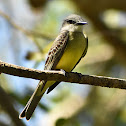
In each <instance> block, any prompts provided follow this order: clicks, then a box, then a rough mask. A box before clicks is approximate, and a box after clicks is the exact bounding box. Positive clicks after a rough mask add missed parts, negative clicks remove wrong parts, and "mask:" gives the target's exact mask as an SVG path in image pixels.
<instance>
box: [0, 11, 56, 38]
mask: <svg viewBox="0 0 126 126" xmlns="http://www.w3.org/2000/svg"><path fill="white" fill-rule="evenodd" d="M0 16H2V17H3V18H5V19H6V20H7V21H8V23H9V24H10V25H11V26H12V27H13V28H15V29H17V30H19V31H21V32H22V33H24V34H25V35H27V36H35V37H38V38H44V39H47V40H52V39H53V38H54V36H52V35H46V34H43V33H39V32H36V31H32V30H26V29H25V28H23V27H21V26H19V25H17V24H16V23H15V22H14V21H13V20H12V19H11V18H10V17H9V16H8V15H7V14H5V13H4V12H2V11H1V10H0Z"/></svg>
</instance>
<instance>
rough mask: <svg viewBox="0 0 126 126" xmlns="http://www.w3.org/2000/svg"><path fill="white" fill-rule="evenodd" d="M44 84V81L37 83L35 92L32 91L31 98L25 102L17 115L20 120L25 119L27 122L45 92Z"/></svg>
mask: <svg viewBox="0 0 126 126" xmlns="http://www.w3.org/2000/svg"><path fill="white" fill-rule="evenodd" d="M45 83H46V82H45V81H40V82H39V84H38V86H37V88H36V90H35V91H34V93H33V94H32V96H31V98H30V99H29V101H28V102H27V104H26V106H25V108H24V109H23V111H22V112H21V114H20V115H19V118H20V119H21V118H24V117H26V119H27V120H29V119H30V118H31V116H32V114H33V112H34V110H35V108H36V106H37V104H38V103H39V101H40V99H41V97H42V96H43V94H44V92H45V90H43V88H44V85H45Z"/></svg>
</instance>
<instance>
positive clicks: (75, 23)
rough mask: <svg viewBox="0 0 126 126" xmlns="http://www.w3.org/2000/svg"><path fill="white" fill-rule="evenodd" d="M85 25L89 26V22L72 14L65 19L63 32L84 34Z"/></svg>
mask: <svg viewBox="0 0 126 126" xmlns="http://www.w3.org/2000/svg"><path fill="white" fill-rule="evenodd" d="M85 24H87V22H85V21H84V20H83V18H82V17H81V16H79V15H76V14H71V15H69V16H68V17H66V18H65V19H64V21H63V24H62V28H61V30H68V31H74V32H75V31H76V32H82V31H83V26H84V25H85Z"/></svg>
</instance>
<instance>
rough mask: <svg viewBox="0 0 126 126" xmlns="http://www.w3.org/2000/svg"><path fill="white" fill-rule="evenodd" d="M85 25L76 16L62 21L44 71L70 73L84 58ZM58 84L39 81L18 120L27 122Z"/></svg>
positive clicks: (85, 49)
mask: <svg viewBox="0 0 126 126" xmlns="http://www.w3.org/2000/svg"><path fill="white" fill-rule="evenodd" d="M85 24H87V22H85V21H84V20H83V18H82V17H81V16H79V15H76V14H71V15H69V16H68V17H67V18H66V19H65V20H64V21H63V24H62V27H61V30H60V33H59V35H58V36H57V38H56V39H55V41H54V42H53V44H52V47H51V48H50V50H49V52H48V56H47V59H46V62H45V68H44V70H59V69H63V70H65V71H66V72H71V71H72V70H73V69H74V68H75V66H76V65H77V64H78V63H79V61H80V60H81V58H82V57H84V56H85V54H86V52H87V48H88V38H87V36H86V35H85V34H84V33H83V26H84V25H85ZM59 83H60V82H57V81H45V80H41V81H40V82H39V84H38V86H37V88H36V90H35V91H34V93H33V95H32V96H31V98H30V99H29V101H28V102H27V104H26V106H25V108H24V110H23V111H22V112H21V114H20V116H19V118H23V117H26V119H27V120H29V119H30V118H31V116H32V114H33V112H34V110H35V108H36V106H37V104H38V102H39V101H40V99H41V97H42V96H43V94H44V93H45V91H46V90H47V88H48V91H47V93H49V92H50V91H52V90H53V89H54V88H55V87H56V86H57V85H58V84H59Z"/></svg>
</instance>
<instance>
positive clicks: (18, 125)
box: [0, 87, 25, 126]
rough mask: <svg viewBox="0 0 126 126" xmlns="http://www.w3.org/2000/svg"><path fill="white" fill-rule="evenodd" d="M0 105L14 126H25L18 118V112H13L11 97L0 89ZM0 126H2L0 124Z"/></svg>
mask: <svg viewBox="0 0 126 126" xmlns="http://www.w3.org/2000/svg"><path fill="white" fill-rule="evenodd" d="M0 105H1V106H2V107H3V109H5V111H6V112H7V113H8V115H9V116H10V118H11V119H12V120H13V123H14V124H15V126H25V124H24V123H23V122H22V121H21V120H20V119H19V118H18V112H17V111H16V110H15V108H14V106H13V104H12V99H11V97H10V96H9V95H8V94H7V93H6V92H5V91H4V90H3V89H2V88H1V87H0ZM0 126H2V125H1V124H0Z"/></svg>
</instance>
